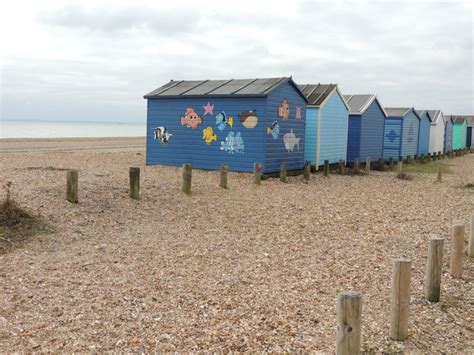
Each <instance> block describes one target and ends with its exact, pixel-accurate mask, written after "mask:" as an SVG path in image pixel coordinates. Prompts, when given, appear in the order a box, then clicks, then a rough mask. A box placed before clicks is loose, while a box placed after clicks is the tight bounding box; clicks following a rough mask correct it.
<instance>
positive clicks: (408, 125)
mask: <svg viewBox="0 0 474 355" xmlns="http://www.w3.org/2000/svg"><path fill="white" fill-rule="evenodd" d="M385 112H386V113H387V118H386V119H385V131H384V147H383V157H384V159H385V160H387V159H390V158H393V159H394V160H395V161H398V160H399V159H400V157H401V158H404V159H405V158H407V157H408V156H411V157H413V156H415V155H416V154H417V152H418V132H419V128H420V117H419V116H418V114H417V113H416V112H415V110H414V109H413V108H388V107H386V108H385Z"/></svg>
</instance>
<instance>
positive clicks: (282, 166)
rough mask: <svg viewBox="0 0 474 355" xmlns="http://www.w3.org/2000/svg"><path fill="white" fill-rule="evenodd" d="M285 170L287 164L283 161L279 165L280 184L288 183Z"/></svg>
mask: <svg viewBox="0 0 474 355" xmlns="http://www.w3.org/2000/svg"><path fill="white" fill-rule="evenodd" d="M286 168H287V163H286V161H284V162H283V163H281V164H280V181H281V182H288V179H287V178H286Z"/></svg>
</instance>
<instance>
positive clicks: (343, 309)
mask: <svg viewBox="0 0 474 355" xmlns="http://www.w3.org/2000/svg"><path fill="white" fill-rule="evenodd" d="M361 313H362V296H361V294H360V293H357V292H341V293H339V294H338V295H337V307H336V321H337V330H336V354H338V355H339V354H359V353H360V323H361Z"/></svg>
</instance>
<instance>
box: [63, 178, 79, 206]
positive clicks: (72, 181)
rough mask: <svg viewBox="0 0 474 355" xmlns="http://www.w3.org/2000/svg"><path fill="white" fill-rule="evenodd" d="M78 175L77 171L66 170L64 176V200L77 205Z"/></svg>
mask: <svg viewBox="0 0 474 355" xmlns="http://www.w3.org/2000/svg"><path fill="white" fill-rule="evenodd" d="M78 180H79V173H78V172H77V170H68V172H67V174H66V200H68V201H69V202H71V203H77V202H78V198H77V188H78V185H79V182H78Z"/></svg>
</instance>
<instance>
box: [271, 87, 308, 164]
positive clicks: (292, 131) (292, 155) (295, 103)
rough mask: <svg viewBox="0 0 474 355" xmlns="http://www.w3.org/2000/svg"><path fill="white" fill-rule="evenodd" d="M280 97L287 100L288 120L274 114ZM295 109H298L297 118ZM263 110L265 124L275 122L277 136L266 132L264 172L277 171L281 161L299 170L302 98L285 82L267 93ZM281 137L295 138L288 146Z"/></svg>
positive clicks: (302, 143) (303, 121)
mask: <svg viewBox="0 0 474 355" xmlns="http://www.w3.org/2000/svg"><path fill="white" fill-rule="evenodd" d="M284 99H286V100H287V101H288V104H289V107H290V115H289V118H288V120H284V119H283V118H281V117H279V116H278V107H279V106H280V105H281V103H282V101H283V100H284ZM297 108H299V117H298V119H297V114H296V113H297ZM265 112H266V115H265V116H266V122H267V123H266V127H270V126H271V125H272V123H273V122H275V121H276V122H278V124H279V126H280V135H279V137H278V138H277V139H274V138H273V137H272V135H271V134H266V136H267V138H266V146H265V161H264V166H263V171H264V172H265V173H270V172H276V171H280V164H281V163H282V162H285V161H286V162H287V164H288V170H295V169H302V168H303V166H304V148H305V124H306V101H305V100H304V99H303V97H302V96H301V95H300V94H299V93H298V92H297V91H296V90H295V88H294V86H293V85H291V84H290V83H288V82H287V83H285V84H282V85H281V86H279V87H278V88H276V89H275V90H273V91H272V92H271V93H269V94H268V96H267V100H266V107H265ZM265 130H266V128H265ZM293 135H294V136H293ZM285 136H286V137H288V138H289V137H294V139H295V141H294V142H293V143H292V144H291V146H289V147H287V146H285V143H284V139H285ZM290 140H293V138H292V139H290ZM295 143H296V144H295Z"/></svg>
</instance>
